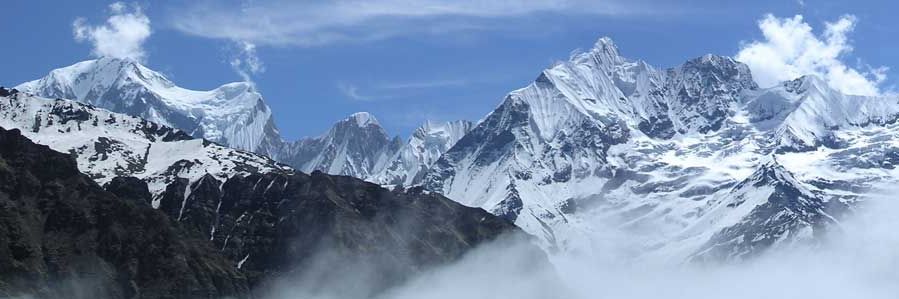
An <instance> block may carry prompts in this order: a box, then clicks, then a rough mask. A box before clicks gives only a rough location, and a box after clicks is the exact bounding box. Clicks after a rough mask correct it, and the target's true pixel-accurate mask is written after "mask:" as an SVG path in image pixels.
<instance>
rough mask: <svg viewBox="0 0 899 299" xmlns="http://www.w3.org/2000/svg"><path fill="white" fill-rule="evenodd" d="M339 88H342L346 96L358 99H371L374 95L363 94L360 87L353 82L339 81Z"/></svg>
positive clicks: (341, 91) (341, 90)
mask: <svg viewBox="0 0 899 299" xmlns="http://www.w3.org/2000/svg"><path fill="white" fill-rule="evenodd" d="M337 89H339V90H340V93H342V94H343V95H344V96H346V97H348V98H350V99H352V100H356V101H369V100H371V99H372V97H370V96H367V95H362V94H360V93H359V87H357V86H356V85H352V84H345V83H339V84H337Z"/></svg>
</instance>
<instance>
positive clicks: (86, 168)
mask: <svg viewBox="0 0 899 299" xmlns="http://www.w3.org/2000/svg"><path fill="white" fill-rule="evenodd" d="M0 127H3V128H7V129H19V130H21V131H22V134H23V135H24V136H25V137H28V138H29V139H31V140H33V141H35V142H37V143H39V144H44V145H47V146H50V148H52V149H54V150H56V151H60V152H64V153H71V154H73V155H75V157H76V160H77V162H78V168H79V169H80V170H81V171H82V172H84V173H86V174H88V175H89V176H90V177H91V178H92V179H94V180H95V181H97V182H98V183H100V184H104V183H107V182H109V180H111V179H112V178H114V177H116V176H134V177H137V178H140V179H143V180H145V181H147V182H148V184H149V187H150V191H151V193H153V194H154V195H159V194H161V193H162V192H163V191H164V189H165V188H166V187H167V186H168V185H169V184H170V183H172V182H174V181H175V180H178V179H186V180H187V181H188V182H194V181H197V180H199V179H201V178H202V177H203V176H204V175H211V176H213V177H215V178H217V179H220V180H226V179H228V178H230V177H233V176H235V175H249V174H253V173H267V172H282V171H287V170H290V168H289V167H287V166H284V165H281V164H278V163H276V162H275V161H274V160H272V159H269V158H267V157H264V156H260V155H257V154H253V153H249V152H244V151H240V150H235V149H231V148H228V147H225V146H222V145H219V144H216V143H213V142H210V141H207V140H204V139H196V138H193V137H191V136H190V135H188V134H187V133H185V132H183V131H180V130H177V129H172V128H170V127H167V126H163V125H158V124H156V123H153V122H149V121H147V120H144V119H141V118H138V117H134V116H129V115H125V114H121V113H115V112H111V111H109V110H105V109H100V108H97V107H94V106H92V105H88V104H82V103H79V102H75V101H70V100H61V99H56V100H53V99H47V98H42V97H37V96H32V95H29V94H26V93H24V92H18V93H15V94H0ZM157 199H158V198H157ZM155 204H157V205H158V202H156V203H155Z"/></svg>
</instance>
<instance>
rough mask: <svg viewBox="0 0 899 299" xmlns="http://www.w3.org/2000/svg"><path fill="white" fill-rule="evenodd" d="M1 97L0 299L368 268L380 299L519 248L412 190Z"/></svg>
mask: <svg viewBox="0 0 899 299" xmlns="http://www.w3.org/2000/svg"><path fill="white" fill-rule="evenodd" d="M0 91H2V93H0V112H2V114H0V115H2V117H0V119H2V120H0V127H3V128H4V129H2V130H0V143H2V145H3V146H2V147H0V148H2V152H0V187H2V190H0V195H2V196H0V199H2V202H0V203H2V204H3V205H4V206H5V207H6V208H4V209H3V211H4V213H2V215H0V221H3V223H4V225H0V229H2V230H3V231H2V232H3V233H2V234H0V235H2V238H0V249H2V250H0V266H2V267H0V268H2V269H4V270H3V271H0V294H2V295H3V296H23V295H31V296H36V297H39V298H54V297H59V296H63V294H64V295H65V296H66V297H70V298H97V297H101V298H134V297H146V298H157V297H168V298H220V297H229V296H230V297H253V296H257V295H260V294H261V293H264V292H265V291H267V290H268V289H269V288H268V286H270V285H271V284H272V283H274V282H275V281H277V280H278V279H282V278H284V277H292V276H293V275H306V276H310V275H311V276H314V277H316V276H325V277H327V276H328V275H335V274H333V273H319V272H314V273H308V272H309V270H307V269H309V267H307V266H308V265H310V264H314V263H320V262H321V261H322V257H321V256H322V255H326V256H327V257H328V258H329V259H330V260H329V261H331V262H334V263H349V262H350V261H359V262H366V263H368V265H369V267H370V269H371V271H373V273H378V275H377V276H376V277H374V276H373V277H372V279H370V280H368V283H370V287H371V288H372V289H371V290H369V291H370V292H371V293H370V294H376V293H377V292H379V291H381V290H385V289H387V288H389V287H391V286H395V285H397V284H399V283H402V282H403V281H405V280H406V279H408V278H410V277H413V276H414V275H415V274H416V273H421V272H423V271H427V270H429V269H431V268H433V267H436V266H439V265H443V264H446V263H449V262H452V261H455V260H457V259H459V258H461V257H462V256H463V255H464V254H465V253H466V252H468V251H469V250H471V249H472V248H474V247H476V246H479V245H481V244H485V243H488V242H490V241H492V240H496V239H498V238H501V237H502V238H524V239H526V238H527V237H526V236H525V235H524V234H523V233H521V231H520V230H519V229H518V228H516V227H515V226H514V225H513V224H512V223H511V222H508V221H506V220H504V219H502V218H500V217H496V216H494V215H492V214H490V213H488V212H486V211H484V210H482V209H479V208H471V207H466V206H463V205H461V204H458V203H456V202H453V201H451V200H449V199H447V198H445V197H443V196H441V195H439V194H436V193H430V192H425V191H424V190H422V189H421V188H411V189H405V188H395V189H393V190H387V189H384V188H382V187H380V186H379V185H376V184H372V183H368V182H365V181H362V180H360V179H357V178H352V177H348V176H333V175H328V174H325V173H322V172H320V171H313V172H312V173H311V174H305V173H300V172H296V171H294V170H293V169H291V168H290V167H288V166H285V165H281V164H278V163H276V162H274V161H273V160H271V159H269V158H266V157H264V156H261V155H257V154H253V153H248V152H243V151H239V150H235V149H230V148H226V147H223V146H221V145H218V144H216V143H213V142H209V141H206V140H203V139H194V138H193V137H191V136H189V135H188V134H186V133H185V132H183V131H180V130H177V129H172V128H169V127H166V126H163V125H159V124H155V123H152V122H148V121H146V120H143V119H140V118H137V117H133V116H128V115H123V114H118V113H115V112H110V111H108V110H104V109H100V108H97V107H94V106H92V105H88V104H82V103H78V102H74V101H69V100H61V99H57V100H51V99H45V98H40V97H36V96H33V95H30V94H27V93H24V92H18V91H17V90H7V89H0ZM7 129H11V130H9V131H7ZM32 140H33V141H34V142H36V143H43V144H45V145H38V144H35V143H33V141H32ZM63 153H65V154H63ZM82 172H83V173H84V174H82ZM100 186H103V187H100ZM533 253H534V258H535V259H537V260H540V259H542V260H544V261H545V257H544V256H542V252H541V251H540V250H539V249H538V248H537V247H534V250H533ZM325 272H327V271H325ZM260 292H261V293H260Z"/></svg>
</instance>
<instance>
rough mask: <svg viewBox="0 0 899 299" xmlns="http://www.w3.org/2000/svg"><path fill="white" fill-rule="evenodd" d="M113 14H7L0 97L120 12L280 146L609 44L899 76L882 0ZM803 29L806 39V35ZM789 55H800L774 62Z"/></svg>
mask: <svg viewBox="0 0 899 299" xmlns="http://www.w3.org/2000/svg"><path fill="white" fill-rule="evenodd" d="M111 4H112V2H111V1H20V0H13V1H12V2H11V3H10V2H7V3H4V16H3V17H2V18H0V34H2V36H3V38H4V40H5V42H4V45H3V46H2V47H0V54H2V57H4V58H5V59H4V62H3V71H2V72H0V84H2V85H6V86H10V85H16V84H18V83H21V82H24V81H27V80H32V79H35V78H39V77H42V76H44V75H45V74H46V73H47V72H48V71H49V70H51V69H53V68H57V67H62V66H67V65H70V64H73V63H75V62H77V61H82V60H86V59H91V58H93V57H94V56H95V55H96V54H97V53H96V52H97V50H96V49H97V47H98V43H100V42H98V41H99V39H96V38H93V37H92V35H90V33H94V31H90V30H88V31H87V33H88V34H87V35H86V36H87V37H86V36H85V32H84V31H82V32H81V33H82V36H80V38H79V36H78V34H76V32H75V31H76V30H74V29H76V28H88V29H96V28H99V27H100V26H110V25H109V24H107V23H106V22H107V19H108V18H109V17H110V16H111V15H116V14H119V15H122V14H130V15H131V16H134V15H136V14H137V15H140V16H141V17H145V18H146V19H147V20H149V30H150V31H149V32H150V33H149V35H148V36H139V37H138V38H137V39H138V41H137V44H136V45H135V44H134V43H132V45H131V46H135V47H137V48H136V49H137V50H135V51H139V53H141V54H142V55H141V59H142V60H143V61H144V63H145V64H146V65H147V66H148V67H150V68H152V69H155V70H157V71H161V72H163V73H164V74H166V75H167V76H169V78H170V79H172V80H173V81H175V82H176V83H177V84H178V85H180V86H182V87H186V88H191V89H211V88H214V87H217V86H219V85H221V84H224V83H227V82H232V81H239V80H243V78H249V79H251V80H253V81H254V82H255V83H256V84H257V87H258V89H259V90H260V91H261V92H262V94H263V95H264V96H265V98H266V100H267V101H268V103H269V104H270V105H271V106H272V108H273V109H274V111H275V120H276V122H277V124H278V126H279V128H280V129H281V131H282V134H283V135H284V136H285V137H286V138H287V139H295V138H299V137H303V136H315V135H318V134H320V133H322V132H324V131H325V130H327V128H328V127H329V126H330V125H331V124H332V123H333V122H335V121H336V120H339V119H341V118H344V117H346V116H347V115H349V114H351V113H353V112H357V111H369V112H372V113H374V114H375V116H377V117H378V119H379V120H380V121H381V123H382V124H383V125H384V126H385V128H386V129H387V130H388V131H389V132H391V133H392V134H398V135H401V136H403V137H405V136H406V135H407V134H409V133H410V132H411V131H412V130H413V129H414V128H415V127H417V126H418V125H419V124H420V123H422V122H424V120H426V119H432V120H454V119H469V120H478V119H480V118H481V117H483V116H484V115H486V114H487V113H488V112H490V111H491V110H492V109H493V108H494V107H495V106H496V105H497V104H498V103H499V102H500V100H501V99H502V98H503V96H504V95H505V94H506V93H508V92H509V91H511V90H514V89H517V88H520V87H523V86H525V85H527V84H528V83H529V82H530V81H532V80H533V79H534V78H536V76H537V75H538V74H539V72H540V71H541V70H542V69H544V68H546V67H547V66H549V65H550V64H551V63H552V62H553V61H556V60H564V59H567V57H568V56H569V54H570V53H571V52H572V51H573V50H575V49H578V48H581V49H585V48H589V47H590V46H591V45H592V44H593V43H594V42H595V41H596V39H597V38H599V37H601V36H609V37H611V38H612V39H614V40H615V42H616V44H617V45H618V46H619V48H620V50H621V53H622V54H623V55H624V56H626V57H629V58H639V59H643V60H645V61H647V62H649V63H651V64H653V65H656V66H659V67H670V66H675V65H677V64H680V63H682V62H683V61H685V60H686V59H688V58H692V57H696V56H700V55H702V54H705V53H715V54H722V55H737V54H738V53H739V54H740V55H738V57H741V58H742V59H744V60H747V61H750V62H753V61H754V62H755V63H757V64H758V65H757V66H756V65H752V64H751V66H752V67H753V71H754V72H755V71H756V70H759V73H760V74H762V76H763V77H764V76H767V79H768V80H769V81H772V82H773V81H775V80H780V79H783V78H784V77H785V76H789V75H790V74H793V73H802V72H818V73H820V74H819V75H822V76H825V77H833V78H850V79H853V80H854V81H853V80H849V79H845V80H844V79H839V80H837V79H834V80H833V81H832V82H834V83H835V84H836V83H840V84H843V83H841V82H850V83H846V85H847V86H845V88H846V90H848V91H858V92H859V93H889V92H893V91H894V90H895V88H893V86H895V84H896V82H897V81H896V80H897V79H896V78H897V77H899V74H896V70H894V69H888V67H890V66H897V65H899V51H897V49H899V38H897V37H899V24H897V23H896V21H895V17H894V12H895V11H899V6H897V5H896V4H893V3H891V1H885V0H884V1H880V0H875V1H819V0H805V1H785V0H782V1H739V2H738V1H711V0H709V1H705V0H702V1H699V0H696V1H647V0H627V1H622V0H611V1H586V0H564V1H541V0H532V1H527V0H504V1H491V2H486V1H470V0H456V1H448V0H446V1H445V0H419V1H409V0H368V1H358V0H344V1H280V0H274V1H230V2H229V1H225V2H222V1H215V2H211V1H183V2H182V1H152V2H146V1H145V2H140V1H138V2H124V3H122V5H121V6H119V7H114V6H110V5H111ZM137 7H139V11H138V8H137ZM768 14H771V16H770V17H766V15H768ZM796 15H802V16H803V18H802V19H796V18H795V16H796ZM79 19H80V21H78V22H76V20H79ZM766 20H767V22H765V21H766ZM760 22H762V23H760ZM828 22H829V23H830V24H831V25H827V23H828ZM841 22H842V23H841ZM76 23H77V24H76ZM765 24H767V25H765ZM760 25H762V26H761V27H762V28H760ZM79 26H80V27H79ZM803 26H810V28H812V29H811V30H812V31H811V35H809V34H805V35H803V34H802V32H801V31H802V30H801V29H802V28H803ZM847 26H848V27H847ZM762 29H767V30H768V31H765V32H763V31H762ZM797 29H798V31H797ZM797 32H798V33H797ZM766 33H767V34H766ZM131 37H134V36H133V35H131ZM772 38H774V39H788V40H789V41H788V42H786V43H784V42H783V41H781V42H780V43H779V44H778V43H777V42H774V41H771V40H770V39H772ZM123 40H124V41H123ZM129 41H130V40H128V39H122V38H114V39H113V41H111V42H112V43H116V42H121V43H125V42H129ZM794 44H801V45H806V46H807V47H808V49H809V50H807V51H802V52H801V53H793V54H784V53H785V52H788V51H786V50H785V47H786V48H790V47H791V46H790V45H794ZM113 45H115V46H118V45H117V44H113ZM248 45H249V46H251V47H249V48H248V47H247V46H248ZM747 49H750V50H751V51H749V50H747ZM803 49H805V48H803ZM247 50H251V51H247ZM101 52H102V50H101ZM132 52H133V51H132ZM771 53H774V54H771ZM123 55H130V54H123ZM770 55H776V56H778V57H777V58H776V59H772V58H770V57H768V56H770ZM234 62H240V64H239V66H237V67H235V66H234V65H233V63H234ZM765 72H767V73H768V74H767V75H765V74H764V73H765ZM853 72H855V75H853ZM853 76H854V77H853ZM872 88H873V89H872Z"/></svg>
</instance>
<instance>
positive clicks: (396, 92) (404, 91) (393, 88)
mask: <svg viewBox="0 0 899 299" xmlns="http://www.w3.org/2000/svg"><path fill="white" fill-rule="evenodd" d="M472 83H475V84H477V83H479V82H472V81H469V80H462V79H437V80H422V81H403V82H381V83H374V84H364V85H362V86H361V87H360V85H356V84H347V83H343V82H341V83H338V84H337V88H338V89H339V90H340V93H342V94H343V95H344V96H346V97H347V98H349V99H352V100H357V101H374V100H389V99H403V98H414V97H419V96H421V95H422V94H426V92H427V91H429V90H440V89H445V88H454V87H459V86H465V85H469V84H472ZM362 90H365V91H364V92H363V91H362Z"/></svg>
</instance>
